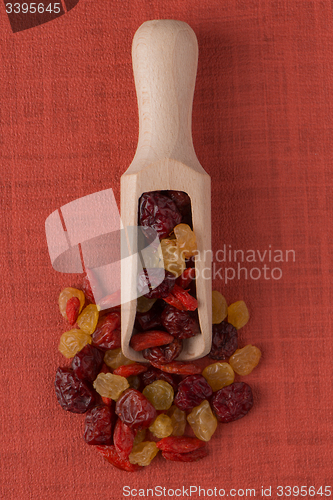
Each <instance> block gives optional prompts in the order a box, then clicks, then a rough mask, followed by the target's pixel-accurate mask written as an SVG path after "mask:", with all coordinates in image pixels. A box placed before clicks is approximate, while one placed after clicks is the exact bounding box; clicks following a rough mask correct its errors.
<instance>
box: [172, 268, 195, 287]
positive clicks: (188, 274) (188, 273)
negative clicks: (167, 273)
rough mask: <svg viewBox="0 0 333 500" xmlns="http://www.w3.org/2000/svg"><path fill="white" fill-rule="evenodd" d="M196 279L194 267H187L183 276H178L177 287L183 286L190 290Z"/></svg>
mask: <svg viewBox="0 0 333 500" xmlns="http://www.w3.org/2000/svg"><path fill="white" fill-rule="evenodd" d="M194 278H195V269H194V268H193V267H187V268H186V269H185V271H184V272H183V274H181V275H180V276H178V278H177V280H176V285H179V286H181V287H182V288H188V287H189V286H190V284H191V283H192V280H194Z"/></svg>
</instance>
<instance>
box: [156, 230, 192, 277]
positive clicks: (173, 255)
mask: <svg viewBox="0 0 333 500" xmlns="http://www.w3.org/2000/svg"><path fill="white" fill-rule="evenodd" d="M161 249H162V254H163V260H164V268H165V269H166V270H167V271H170V272H171V273H172V274H174V275H175V276H176V277H178V276H180V275H181V274H182V272H183V271H184V269H185V267H186V264H185V257H184V256H183V255H182V254H181V250H180V249H179V247H178V245H177V241H176V240H170V239H164V240H161Z"/></svg>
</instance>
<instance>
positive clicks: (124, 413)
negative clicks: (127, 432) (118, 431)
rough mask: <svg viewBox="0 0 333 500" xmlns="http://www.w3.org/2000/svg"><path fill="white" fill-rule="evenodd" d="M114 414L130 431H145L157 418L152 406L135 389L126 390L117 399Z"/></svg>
mask: <svg viewBox="0 0 333 500" xmlns="http://www.w3.org/2000/svg"><path fill="white" fill-rule="evenodd" d="M116 414H117V415H118V417H119V418H120V419H121V420H122V421H123V422H124V424H126V425H128V426H129V427H131V428H132V429H145V428H147V427H149V426H150V424H152V422H153V421H154V420H155V418H156V417H157V413H156V410H155V408H154V407H153V405H152V404H151V403H150V402H149V401H148V399H147V398H146V397H145V396H144V395H143V394H142V393H141V392H139V391H138V390H136V389H127V390H126V391H125V392H124V393H123V395H122V396H121V397H120V399H118V401H117V403H116Z"/></svg>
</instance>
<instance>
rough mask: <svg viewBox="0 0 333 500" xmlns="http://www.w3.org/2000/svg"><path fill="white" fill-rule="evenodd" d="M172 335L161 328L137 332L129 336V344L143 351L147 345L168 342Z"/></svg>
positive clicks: (154, 345) (170, 340) (136, 349)
mask: <svg viewBox="0 0 333 500" xmlns="http://www.w3.org/2000/svg"><path fill="white" fill-rule="evenodd" d="M172 341H173V336H172V335H170V334H169V333H167V332H162V331H161V330H150V331H148V332H144V333H137V334H136V335H133V337H132V338H131V342H130V345H131V347H132V348H133V349H134V350H135V351H143V349H148V348H149V347H156V346H160V345H165V344H170V342H172Z"/></svg>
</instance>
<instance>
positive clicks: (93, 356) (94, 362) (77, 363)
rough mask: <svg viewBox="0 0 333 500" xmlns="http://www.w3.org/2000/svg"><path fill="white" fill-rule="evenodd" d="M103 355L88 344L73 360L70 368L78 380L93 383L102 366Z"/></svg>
mask: <svg viewBox="0 0 333 500" xmlns="http://www.w3.org/2000/svg"><path fill="white" fill-rule="evenodd" d="M103 357H104V354H103V352H101V351H100V350H98V349H96V347H93V346H92V345H90V344H87V345H86V346H84V347H83V349H81V351H79V352H78V353H77V354H76V355H75V356H74V358H73V361H72V368H73V371H74V373H75V375H76V376H77V377H78V378H81V379H84V380H88V382H93V381H94V380H95V378H96V377H97V375H98V374H99V372H100V369H101V367H102V365H103Z"/></svg>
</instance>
